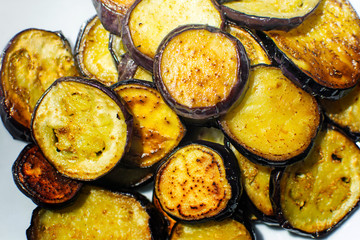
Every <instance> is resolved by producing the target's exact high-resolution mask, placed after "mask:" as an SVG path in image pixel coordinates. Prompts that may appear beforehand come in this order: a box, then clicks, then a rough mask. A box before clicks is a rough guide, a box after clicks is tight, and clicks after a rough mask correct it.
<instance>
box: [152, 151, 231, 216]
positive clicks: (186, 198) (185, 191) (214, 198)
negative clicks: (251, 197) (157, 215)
mask: <svg viewBox="0 0 360 240" xmlns="http://www.w3.org/2000/svg"><path fill="white" fill-rule="evenodd" d="M154 189H155V195H156V197H157V198H158V199H159V203H160V205H161V207H162V209H163V210H164V211H165V212H166V213H168V214H169V215H170V216H171V217H176V218H178V219H182V220H187V221H194V220H201V219H207V218H213V217H215V216H216V215H218V214H219V213H220V212H221V211H223V210H224V209H226V206H227V204H228V202H229V200H230V199H231V197H232V194H233V193H232V189H231V185H230V183H229V182H228V179H227V175H226V172H225V167H224V163H223V159H222V157H221V156H220V155H219V154H218V153H217V152H215V151H214V150H213V149H211V148H208V147H205V146H203V145H199V144H190V145H186V146H184V147H182V148H179V149H177V150H176V151H175V152H174V153H173V154H172V155H171V156H170V157H169V158H168V159H167V161H166V162H165V163H164V164H163V165H162V166H161V167H160V168H159V169H158V171H157V175H156V178H155V187H154Z"/></svg>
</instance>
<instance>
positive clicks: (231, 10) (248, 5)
mask: <svg viewBox="0 0 360 240" xmlns="http://www.w3.org/2000/svg"><path fill="white" fill-rule="evenodd" d="M217 1H218V2H220V6H221V10H222V11H223V12H224V14H225V16H226V17H227V18H228V19H229V20H231V21H232V22H235V23H236V24H238V25H239V26H246V27H248V28H251V29H258V30H273V29H277V30H282V31H288V30H290V29H292V28H294V27H296V26H299V25H300V24H301V23H302V22H303V21H304V20H305V19H306V18H308V17H309V16H310V15H311V14H312V13H313V12H314V11H315V9H316V8H317V7H318V5H319V3H320V2H321V0H296V1H294V0H286V1H284V0H271V1H269V0H232V1H226V0H225V1H221V0H217Z"/></svg>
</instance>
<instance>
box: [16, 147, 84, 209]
mask: <svg viewBox="0 0 360 240" xmlns="http://www.w3.org/2000/svg"><path fill="white" fill-rule="evenodd" d="M12 173H13V178H14V181H15V183H16V185H17V187H18V188H19V189H20V191H21V192H23V193H24V194H25V195H26V196H27V197H29V198H30V199H31V200H32V201H33V202H34V203H35V204H37V205H40V206H43V207H47V208H55V207H62V206H64V205H66V204H69V203H70V202H72V201H73V200H74V199H75V197H76V195H77V193H78V192H79V190H80V189H81V187H82V185H83V184H82V183H81V182H79V181H76V180H72V179H69V178H66V177H64V176H62V175H61V174H60V173H59V172H57V171H56V169H55V168H54V167H53V166H52V165H51V164H50V163H49V162H48V161H47V160H46V159H45V157H44V155H43V154H42V153H41V151H40V149H39V147H38V146H36V145H35V144H33V143H31V144H28V145H27V146H25V148H24V149H23V150H22V151H21V153H20V154H19V156H18V158H17V159H16V161H15V162H14V164H13V167H12Z"/></svg>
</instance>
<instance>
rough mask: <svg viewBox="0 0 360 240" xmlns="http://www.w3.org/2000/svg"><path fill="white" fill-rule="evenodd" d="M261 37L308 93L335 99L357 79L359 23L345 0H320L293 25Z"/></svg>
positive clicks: (358, 73)
mask: <svg viewBox="0 0 360 240" xmlns="http://www.w3.org/2000/svg"><path fill="white" fill-rule="evenodd" d="M259 36H262V34H259ZM261 38H263V39H264V40H263V41H264V45H265V46H266V48H267V50H268V52H269V54H270V55H272V56H274V60H275V61H276V62H277V63H278V64H279V65H280V67H281V69H282V71H283V73H284V75H285V76H287V77H288V78H289V79H291V80H292V81H294V82H295V83H296V84H297V85H298V86H300V87H301V88H303V89H304V90H306V91H307V92H309V93H311V94H312V95H315V96H319V97H321V98H328V99H334V100H337V99H339V98H341V97H343V96H345V95H346V94H347V93H349V91H350V90H351V89H352V88H353V87H354V86H355V85H356V83H357V82H358V80H359V79H360V67H359V62H360V49H359V47H358V46H359V45H360V23H359V17H358V16H357V14H356V12H355V10H354V9H353V8H352V6H351V5H350V3H349V2H348V1H347V0H324V1H321V3H320V5H319V7H318V8H317V10H316V11H315V12H314V14H312V15H311V16H310V17H309V18H308V19H307V20H305V21H304V22H303V24H301V25H300V26H298V27H297V28H294V29H292V30H291V31H289V32H283V31H269V32H266V35H265V36H262V37H261ZM324 39H325V40H324Z"/></svg>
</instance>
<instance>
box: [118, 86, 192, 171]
mask: <svg viewBox="0 0 360 240" xmlns="http://www.w3.org/2000/svg"><path fill="white" fill-rule="evenodd" d="M112 88H113V89H114V91H115V92H116V93H117V94H118V95H119V96H120V97H121V98H122V99H123V100H124V102H125V103H126V106H127V107H128V109H129V110H130V112H131V113H132V115H133V117H134V120H133V121H134V127H133V135H132V141H131V147H130V150H129V152H128V153H126V154H125V156H124V158H123V160H122V164H125V165H128V166H131V167H140V168H147V167H151V166H154V165H156V164H158V163H159V162H160V161H161V160H162V159H163V158H164V157H166V155H168V154H169V153H170V152H171V151H172V150H173V149H174V148H175V147H177V146H178V144H179V143H180V141H181V140H182V139H183V137H184V136H185V133H186V128H185V126H184V124H183V123H182V122H181V120H180V118H179V116H178V115H176V113H175V111H173V110H172V109H171V108H170V107H169V106H168V105H166V103H165V101H164V100H163V98H162V97H161V94H160V93H159V92H158V91H157V90H156V88H155V85H154V84H153V83H151V82H147V81H141V80H137V79H130V80H127V81H121V82H119V83H117V84H115V85H113V86H112Z"/></svg>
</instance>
